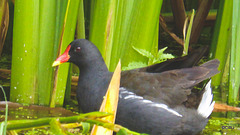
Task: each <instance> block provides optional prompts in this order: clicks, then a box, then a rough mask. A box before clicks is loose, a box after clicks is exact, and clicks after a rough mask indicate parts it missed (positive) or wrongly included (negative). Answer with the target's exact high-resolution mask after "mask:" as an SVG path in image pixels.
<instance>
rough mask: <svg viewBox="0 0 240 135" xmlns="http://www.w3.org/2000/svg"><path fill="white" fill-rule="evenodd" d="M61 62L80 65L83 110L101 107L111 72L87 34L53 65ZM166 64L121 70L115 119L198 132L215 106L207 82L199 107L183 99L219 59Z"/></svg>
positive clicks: (138, 127) (153, 130)
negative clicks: (192, 106)
mask: <svg viewBox="0 0 240 135" xmlns="http://www.w3.org/2000/svg"><path fill="white" fill-rule="evenodd" d="M170 61H171V60H170ZM172 61H173V60H172ZM64 62H72V63H74V64H76V65H77V66H78V67H79V69H80V75H79V80H78V88H77V99H78V103H79V107H80V108H81V109H82V110H83V112H90V111H97V110H99V108H100V105H101V103H102V100H103V97H104V95H105V93H106V91H107V88H108V85H109V82H110V79H111V77H112V72H109V71H108V68H107V67H106V64H105V62H104V60H103V58H102V56H101V54H100V52H99V50H98V49H97V47H96V46H95V45H94V44H93V43H91V42H90V41H88V40H85V39H77V40H74V41H73V42H72V43H70V45H69V46H68V47H67V49H66V50H65V52H64V53H63V54H62V55H61V56H60V57H58V58H57V60H56V61H55V62H54V63H53V66H57V65H59V64H61V63H64ZM193 62H194V61H193ZM166 63H167V65H169V67H172V70H167V68H166V67H165V66H163V67H164V68H161V67H162V66H161V64H156V65H153V66H150V67H147V68H139V69H134V70H128V71H123V72H122V73H121V86H120V90H119V103H118V110H117V117H116V123H118V124H121V125H123V126H125V127H127V128H129V129H131V130H134V131H137V132H140V133H148V134H152V135H159V134H164V135H165V134H166V135H172V134H182V135H187V134H197V133H199V132H201V130H202V129H203V128H204V127H205V126H206V124H207V122H208V117H209V115H210V114H211V113H212V110H213V106H214V101H212V99H213V95H212V91H211V88H210V81H209V82H208V84H207V85H206V86H205V88H204V89H203V90H202V91H201V95H200V97H199V98H200V101H199V102H198V106H197V108H188V107H186V106H185V105H184V103H185V102H187V100H188V98H189V96H191V95H190V94H191V89H192V88H193V87H194V86H195V85H197V84H198V83H200V82H201V81H203V80H205V79H208V78H210V77H211V76H213V75H215V74H217V73H218V72H219V71H218V70H217V68H218V65H219V61H218V60H216V59H215V60H211V61H209V62H206V63H204V64H202V65H200V66H195V67H188V68H181V69H175V68H174V67H173V65H174V64H173V63H172V62H166ZM178 63H180V64H181V60H180V61H179V62H178ZM182 63H184V62H182ZM186 65H188V64H186ZM158 67H159V69H158Z"/></svg>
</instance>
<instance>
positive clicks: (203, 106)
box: [197, 80, 215, 118]
mask: <svg viewBox="0 0 240 135" xmlns="http://www.w3.org/2000/svg"><path fill="white" fill-rule="evenodd" d="M212 100H213V94H212V88H211V80H210V81H209V82H208V83H207V85H206V86H205V90H204V93H203V96H202V99H201V102H200V104H199V106H198V109H197V111H198V114H200V115H202V116H203V117H205V118H207V117H208V116H210V115H211V113H212V111H213V109H214V104H215V101H212Z"/></svg>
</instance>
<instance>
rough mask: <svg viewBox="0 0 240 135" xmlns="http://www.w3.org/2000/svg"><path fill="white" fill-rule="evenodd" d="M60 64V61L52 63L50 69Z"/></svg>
mask: <svg viewBox="0 0 240 135" xmlns="http://www.w3.org/2000/svg"><path fill="white" fill-rule="evenodd" d="M60 64H61V62H60V61H54V62H53V64H52V67H56V66H58V65H60Z"/></svg>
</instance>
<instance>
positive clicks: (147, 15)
mask: <svg viewBox="0 0 240 135" xmlns="http://www.w3.org/2000/svg"><path fill="white" fill-rule="evenodd" d="M91 4H92V6H91V23H90V32H89V33H90V34H89V39H90V41H92V42H93V43H94V44H95V45H96V46H97V47H98V49H99V50H100V52H101V54H102V56H103V58H104V60H105V62H106V65H107V66H108V68H109V70H110V71H113V70H114V69H115V67H116V65H117V63H118V61H119V59H121V62H122V66H123V67H125V66H127V65H128V64H129V63H131V62H134V61H142V62H147V58H146V57H144V56H142V55H139V54H138V53H137V52H136V51H135V50H134V49H133V48H132V46H135V47H138V48H141V49H144V50H146V51H149V52H152V53H157V45H158V42H156V41H158V25H159V15H160V10H161V5H162V0H151V1H146V0H120V1H116V0H99V1H97V2H96V1H92V3H91ZM103 7H104V8H103Z"/></svg>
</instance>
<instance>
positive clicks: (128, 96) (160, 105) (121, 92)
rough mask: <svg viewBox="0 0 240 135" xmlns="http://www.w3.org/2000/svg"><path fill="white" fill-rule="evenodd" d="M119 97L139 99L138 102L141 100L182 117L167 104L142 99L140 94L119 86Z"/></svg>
mask: <svg viewBox="0 0 240 135" xmlns="http://www.w3.org/2000/svg"><path fill="white" fill-rule="evenodd" d="M123 94H127V96H125V97H124V96H123ZM119 97H120V98H122V97H124V99H139V101H140V102H143V103H145V104H149V105H150V106H153V107H158V108H162V109H165V110H166V111H168V112H170V113H172V114H174V115H176V116H179V117H182V115H181V114H179V113H178V112H177V111H175V110H173V109H171V108H169V107H168V106H167V105H165V104H159V103H154V102H152V101H151V100H147V99H144V98H143V97H142V96H137V95H136V94H134V93H132V92H130V91H127V90H126V89H125V88H124V87H121V88H120V96H119Z"/></svg>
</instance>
